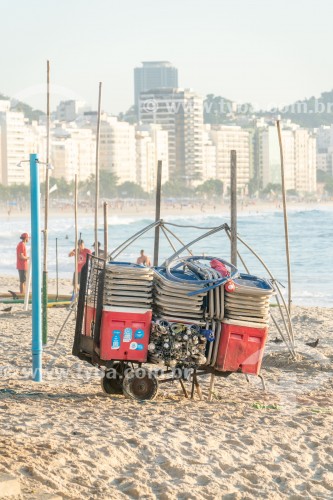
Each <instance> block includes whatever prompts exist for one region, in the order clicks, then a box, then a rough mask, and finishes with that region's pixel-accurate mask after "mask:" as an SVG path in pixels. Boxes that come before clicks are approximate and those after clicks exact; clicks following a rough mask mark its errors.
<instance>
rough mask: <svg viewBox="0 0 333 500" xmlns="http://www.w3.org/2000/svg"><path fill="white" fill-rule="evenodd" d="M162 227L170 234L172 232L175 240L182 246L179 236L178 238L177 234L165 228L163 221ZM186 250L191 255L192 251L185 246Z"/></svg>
mask: <svg viewBox="0 0 333 500" xmlns="http://www.w3.org/2000/svg"><path fill="white" fill-rule="evenodd" d="M162 227H164V229H165V230H166V231H168V232H169V233H170V234H172V236H173V237H174V238H176V240H177V241H179V243H180V244H181V245H183V246H184V242H183V241H182V240H181V239H180V238H178V236H177V235H176V234H175V233H174V232H172V231H171V229H169V228H167V227H166V226H165V225H164V222H163V224H162ZM186 250H187V251H188V253H189V254H190V255H193V252H192V251H191V250H190V249H189V248H187V249H186Z"/></svg>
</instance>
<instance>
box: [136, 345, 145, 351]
mask: <svg viewBox="0 0 333 500" xmlns="http://www.w3.org/2000/svg"><path fill="white" fill-rule="evenodd" d="M144 348H145V346H144V345H143V344H138V345H137V346H136V351H143V350H144Z"/></svg>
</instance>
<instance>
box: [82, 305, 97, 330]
mask: <svg viewBox="0 0 333 500" xmlns="http://www.w3.org/2000/svg"><path fill="white" fill-rule="evenodd" d="M93 321H96V307H93V306H90V305H88V304H87V305H86V307H85V309H84V320H83V335H87V336H89V337H90V336H91V323H92V322H93Z"/></svg>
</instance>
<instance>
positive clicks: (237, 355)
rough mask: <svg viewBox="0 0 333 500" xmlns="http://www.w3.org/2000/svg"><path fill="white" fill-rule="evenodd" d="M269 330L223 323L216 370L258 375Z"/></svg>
mask: <svg viewBox="0 0 333 500" xmlns="http://www.w3.org/2000/svg"><path fill="white" fill-rule="evenodd" d="M267 333H268V328H267V326H266V327H260V328H259V327H251V326H244V325H240V324H237V323H236V322H233V324H230V320H229V321H228V323H225V322H222V330H221V337H220V343H219V348H218V354H217V360H216V365H215V366H216V369H217V370H219V371H229V372H236V371H241V372H243V373H251V374H254V375H258V374H259V372H260V367H261V361H262V357H263V354H264V347H265V343H266V339H267Z"/></svg>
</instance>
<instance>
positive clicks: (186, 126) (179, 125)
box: [140, 88, 203, 185]
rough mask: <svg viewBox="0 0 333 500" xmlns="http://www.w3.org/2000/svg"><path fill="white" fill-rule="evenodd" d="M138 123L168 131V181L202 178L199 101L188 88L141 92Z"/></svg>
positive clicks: (199, 180)
mask: <svg viewBox="0 0 333 500" xmlns="http://www.w3.org/2000/svg"><path fill="white" fill-rule="evenodd" d="M140 120H141V122H142V123H144V124H159V125H161V127H162V129H163V130H165V131H167V132H168V137H169V152H168V154H169V172H170V178H172V179H178V180H182V181H184V182H185V183H187V184H194V185H195V184H198V183H200V182H201V181H202V177H203V100H202V97H200V96H199V95H197V94H196V93H194V92H193V91H191V90H189V89H185V90H184V89H179V88H168V89H167V88H165V89H153V90H150V91H147V92H141V95H140Z"/></svg>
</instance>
